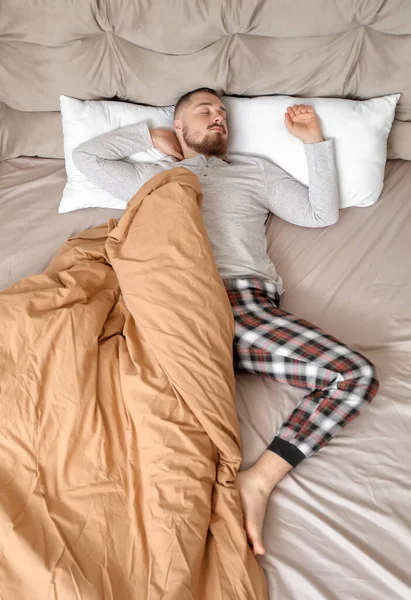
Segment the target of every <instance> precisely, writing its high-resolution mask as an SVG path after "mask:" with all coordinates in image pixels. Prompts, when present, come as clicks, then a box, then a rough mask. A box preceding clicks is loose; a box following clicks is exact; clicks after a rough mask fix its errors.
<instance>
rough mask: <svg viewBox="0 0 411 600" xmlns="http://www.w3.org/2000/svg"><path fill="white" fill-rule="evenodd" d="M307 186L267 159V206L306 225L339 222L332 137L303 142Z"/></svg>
mask: <svg viewBox="0 0 411 600" xmlns="http://www.w3.org/2000/svg"><path fill="white" fill-rule="evenodd" d="M304 150H305V156H306V159H307V166H308V187H307V186H305V185H303V184H302V183H299V182H298V181H296V180H295V179H293V178H292V177H291V176H290V175H288V174H287V173H285V171H283V170H282V169H280V168H279V167H277V166H276V165H274V163H270V162H269V161H266V160H265V161H264V162H263V164H264V169H265V174H266V182H267V203H268V204H267V208H268V209H269V210H270V211H271V212H272V213H274V214H275V215H278V216H279V217H281V218H282V219H284V220H285V221H288V222H289V223H293V224H295V225H301V226H303V227H326V226H327V225H333V224H334V223H336V222H337V221H338V214H339V195H338V185H337V170H336V166H335V159H334V145H333V141H332V140H325V141H322V142H316V143H312V144H304Z"/></svg>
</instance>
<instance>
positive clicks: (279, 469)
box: [250, 450, 292, 493]
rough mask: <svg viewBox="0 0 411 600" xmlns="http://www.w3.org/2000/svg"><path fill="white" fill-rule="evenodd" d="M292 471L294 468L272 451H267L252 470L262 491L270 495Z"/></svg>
mask: <svg viewBox="0 0 411 600" xmlns="http://www.w3.org/2000/svg"><path fill="white" fill-rule="evenodd" d="M291 469H292V466H291V465H290V464H289V463H288V462H287V461H286V460H284V459H283V458H281V456H279V455H278V454H276V453H275V452H272V451H271V450H265V451H264V452H263V453H262V455H261V456H260V458H259V459H258V460H257V462H256V463H255V464H254V465H253V466H252V467H251V469H250V470H251V471H252V472H253V475H254V477H255V479H256V482H257V485H258V486H259V487H260V489H262V490H263V491H265V492H266V493H270V492H271V491H272V490H273V489H274V488H275V486H276V485H277V483H279V481H281V479H282V478H283V477H284V475H286V474H287V473H288V472H289V471H291Z"/></svg>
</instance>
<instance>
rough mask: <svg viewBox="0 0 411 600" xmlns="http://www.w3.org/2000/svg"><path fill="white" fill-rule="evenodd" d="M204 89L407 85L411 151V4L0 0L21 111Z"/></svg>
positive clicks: (351, 90) (380, 89)
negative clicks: (65, 101) (66, 101)
mask: <svg viewBox="0 0 411 600" xmlns="http://www.w3.org/2000/svg"><path fill="white" fill-rule="evenodd" d="M200 86H208V87H214V88H216V89H217V90H219V91H221V92H222V93H225V94H229V95H242V96H257V95H264V94H290V95H296V96H302V97H304V96H306V97H308V96H335V97H344V98H352V99H367V98H370V97H374V96H381V95H385V94H391V93H397V92H401V93H402V96H401V99H400V101H399V104H398V106H397V112H396V121H395V125H394V127H393V131H392V134H391V135H395V136H396V137H397V138H398V139H397V142H398V144H399V145H400V147H401V146H402V147H403V148H404V149H406V148H408V150H407V151H409V153H410V156H409V157H408V158H411V2H410V0H58V1H53V0H2V2H1V4H0V102H2V103H5V104H6V105H8V107H10V108H12V109H15V110H18V111H58V110H59V96H60V94H65V95H68V96H73V97H76V98H81V99H101V98H113V97H117V98H120V99H125V100H130V101H133V102H139V103H144V104H152V105H166V104H172V103H174V102H175V101H176V100H177V98H178V97H179V96H180V95H182V94H183V93H185V92H186V91H188V90H190V89H194V88H197V87H200ZM8 112H9V113H10V110H9V109H8ZM33 119H35V116H33ZM404 121H405V122H406V123H403V122H404ZM0 127H1V124H0ZM0 132H1V129H0ZM391 157H393V158H394V156H391ZM403 158H407V156H403Z"/></svg>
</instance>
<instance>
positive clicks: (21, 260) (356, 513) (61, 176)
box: [0, 157, 411, 600]
mask: <svg viewBox="0 0 411 600" xmlns="http://www.w3.org/2000/svg"><path fill="white" fill-rule="evenodd" d="M65 178H66V177H65V170H64V161H62V160H58V159H43V158H24V157H21V158H15V159H11V160H5V161H3V162H1V163H0V289H4V288H6V287H8V286H9V285H10V284H12V283H14V282H15V281H18V280H19V279H21V278H23V277H25V276H28V275H32V274H35V273H40V272H42V270H44V268H45V267H46V266H47V264H48V263H49V261H50V259H51V258H52V256H53V255H54V254H55V252H56V251H57V250H58V248H59V247H60V246H61V245H62V244H63V242H64V241H65V240H66V239H67V238H68V237H70V236H72V235H74V234H75V233H78V232H80V231H82V230H84V229H87V228H90V227H93V226H94V225H97V224H99V223H103V222H105V221H107V220H108V219H109V218H110V217H115V218H119V216H121V214H122V213H121V211H116V210H105V209H104V210H103V209H87V210H83V211H76V212H74V213H67V214H64V215H59V214H58V213H57V207H58V204H59V201H60V198H61V192H62V189H63V187H64V183H65ZM410 188H411V165H410V163H409V162H406V161H402V160H392V161H388V162H387V166H386V174H385V185H384V191H383V194H382V196H381V198H380V200H379V201H378V202H377V203H376V204H375V205H374V206H372V207H369V208H366V209H364V208H349V209H345V210H343V211H341V213H340V220H339V222H338V224H337V225H335V226H333V227H329V228H325V229H305V228H301V227H296V226H293V225H290V224H288V223H285V222H283V221H282V220H281V219H279V218H275V217H274V218H270V220H269V222H268V227H267V231H268V239H269V253H270V256H271V258H272V259H273V261H274V263H275V265H276V267H277V270H278V272H279V273H280V274H281V275H282V277H283V279H284V283H285V288H286V293H285V297H284V301H283V305H282V308H284V309H285V310H288V311H290V312H292V313H294V314H296V315H298V316H300V317H302V318H304V319H307V320H309V321H311V322H313V323H314V324H316V325H317V326H319V327H321V328H323V329H324V330H325V331H327V332H328V333H330V334H332V335H334V336H336V337H338V338H340V339H341V340H342V341H343V342H345V343H346V344H348V345H350V346H352V347H353V348H354V349H356V350H359V351H360V352H362V353H363V354H364V355H365V356H367V357H368V358H369V359H370V360H371V361H373V362H374V364H375V365H376V367H377V372H378V375H379V379H380V389H379V392H378V394H377V396H376V398H375V399H374V400H373V402H372V404H371V405H370V406H369V407H368V408H367V409H366V410H365V411H364V413H363V414H362V416H360V417H359V418H358V419H356V420H355V421H354V422H353V423H351V424H349V425H348V426H347V427H346V428H345V429H344V430H343V431H342V432H340V433H339V434H338V435H337V436H336V438H335V439H334V440H333V441H332V442H331V443H330V444H329V445H328V446H327V447H326V448H324V449H322V450H321V451H320V452H319V453H317V454H316V455H314V456H313V457H311V458H309V459H308V460H306V461H304V462H303V463H301V464H300V465H299V466H298V467H297V468H296V469H295V470H294V471H292V472H291V473H290V474H288V475H287V476H286V478H285V479H284V480H283V481H282V482H281V483H280V484H279V485H278V487H277V488H276V489H275V490H274V492H273V494H272V496H271V498H270V501H269V505H268V510H267V515H266V520H265V525H264V542H265V546H266V548H267V553H266V555H265V556H264V557H261V558H260V559H259V560H260V562H261V565H262V566H263V568H264V570H265V573H266V575H267V579H268V584H269V590H270V598H272V599H274V598H275V599H281V600H294V599H295V600H296V599H297V598H298V599H301V598H303V599H304V600H340V599H341V598H344V599H345V598H347V599H354V598H355V599H356V600H371V599H372V600H387V598H389V599H390V600H405V599H407V598H409V597H410V594H411V592H410V590H411V572H410V569H409V562H410V557H411V537H410V535H409V530H410V517H409V509H408V507H409V505H410V502H411V493H410V483H409V482H410V481H411V445H410V443H409V438H410V429H411V405H410V402H409V400H410V397H411V308H410V307H411V302H410V300H411V259H410V257H411V236H410V231H411V203H410V201H409V189H410ZM301 394H302V392H301V391H300V390H297V389H293V388H289V387H287V386H284V385H280V384H276V383H275V382H273V381H271V380H269V379H266V378H263V377H259V376H254V375H245V374H238V375H237V411H238V414H239V418H240V425H241V437H242V446H243V467H247V466H249V465H251V464H252V463H253V462H254V461H255V460H256V458H257V457H258V456H259V454H260V453H261V452H262V451H263V450H264V449H265V447H266V445H267V444H268V443H269V442H270V441H271V439H272V437H273V436H274V433H275V432H276V430H277V428H278V426H279V425H280V423H281V422H282V420H283V419H284V417H286V416H287V415H288V413H289V412H290V411H291V409H292V408H293V406H294V405H295V403H296V402H298V400H299V398H300V397H301Z"/></svg>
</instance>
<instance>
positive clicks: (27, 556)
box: [0, 168, 267, 600]
mask: <svg viewBox="0 0 411 600" xmlns="http://www.w3.org/2000/svg"><path fill="white" fill-rule="evenodd" d="M201 199H202V196H201V190H200V186H199V183H198V180H197V178H196V177H195V176H194V175H193V174H192V173H190V172H189V171H187V170H186V169H184V168H176V169H173V170H172V171H168V172H166V173H164V174H161V175H158V176H156V177H155V178H153V179H152V180H150V181H149V182H148V183H147V184H146V185H145V186H143V188H142V189H141V190H140V191H139V193H138V194H137V195H136V196H135V197H134V198H133V199H132V200H131V201H130V203H129V206H128V208H127V211H126V212H125V214H124V216H123V217H122V218H121V220H120V221H116V220H115V219H111V220H110V221H109V222H108V224H105V225H102V226H98V227H94V228H93V229H90V230H87V231H85V232H83V233H81V234H79V235H78V236H76V237H74V238H70V239H69V241H68V242H67V243H66V244H65V245H64V246H63V248H62V249H61V250H60V252H59V253H58V255H57V256H56V257H55V258H54V259H53V260H52V262H51V263H50V265H49V267H48V268H47V270H46V272H45V273H43V274H41V275H37V276H33V277H29V278H26V279H24V280H22V281H20V282H19V283H17V284H15V285H13V286H12V287H10V288H8V289H7V290H5V291H4V292H2V293H1V294H0V323H1V333H2V336H1V340H0V597H1V598H2V599H7V600H21V599H23V598H24V599H30V600H37V599H39V600H46V599H55V600H71V599H73V600H74V599H75V600H80V599H81V600H91V599H93V600H94V599H95V600H103V599H104V600H109V599H110V600H111V599H114V600H120V599H121V600H128V599H130V600H131V599H133V600H137V599H138V600H143V599H144V600H148V599H150V600H155V599H157V598H158V599H160V598H161V599H162V600H171V599H176V600H177V599H178V600H186V599H187V600H188V599H191V598H193V599H194V598H195V599H199V600H200V599H204V600H220V599H221V600H223V599H224V600H230V599H233V600H234V599H236V600H239V599H265V598H267V595H266V583H265V578H264V574H263V572H262V569H261V568H260V566H259V565H258V563H257V562H256V560H255V558H254V556H253V554H252V552H251V550H250V548H249V546H248V544H247V540H246V536H245V532H244V529H243V517H242V513H241V507H240V500H239V496H238V493H237V490H236V487H235V476H236V471H237V469H238V467H239V465H240V462H241V457H240V447H239V428H238V422H237V417H236V413H235V407H234V400H233V393H234V375H233V369H232V356H231V341H232V336H233V322H232V314H231V309H230V306H229V303H228V299H227V296H226V293H225V290H224V287H223V284H222V282H221V280H220V277H219V275H218V272H217V270H216V267H215V264H214V261H213V258H212V253H211V250H210V247H209V243H208V240H207V236H206V234H205V229H204V226H203V222H202V218H201V213H200V209H199V205H200V203H201Z"/></svg>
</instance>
